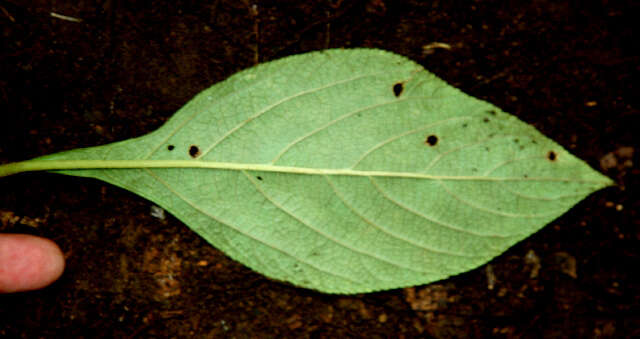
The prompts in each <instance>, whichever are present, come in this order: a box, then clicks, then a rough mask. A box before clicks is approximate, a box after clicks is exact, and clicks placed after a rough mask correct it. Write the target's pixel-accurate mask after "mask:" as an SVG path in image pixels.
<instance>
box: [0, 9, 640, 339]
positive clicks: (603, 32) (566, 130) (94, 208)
mask: <svg viewBox="0 0 640 339" xmlns="http://www.w3.org/2000/svg"><path fill="white" fill-rule="evenodd" d="M639 7H640V6H639V4H638V2H637V1H632V0H628V1H602V2H598V1H545V0H538V1H410V0H404V1H390V0H362V1H348V0H325V1H309V2H307V1H299V2H298V1H255V2H254V1H248V0H247V1H237V0H234V1H228V0H211V1H195V0H194V1H155V0H150V1H122V0H105V1H43V0H40V1H17V0H0V30H1V37H0V44H1V48H0V163H4V162H9V161H18V160H24V159H27V158H31V157H35V156H38V155H43V154H47V153H52V152H57V151H62V150H67V149H71V148H76V147H85V146H93V145H99V144H105V143H109V142H113V141H117V140H123V139H127V138H131V137H135V136H139V135H142V134H145V133H147V132H150V131H152V130H154V129H156V128H157V127H159V126H160V125H161V124H162V123H163V122H164V121H166V120H167V118H168V117H170V116H171V115H172V114H173V112H175V111H176V110H177V109H178V108H180V107H181V106H182V105H183V104H185V103H186V102H187V101H188V100H189V99H190V98H191V97H192V96H193V95H195V94H196V93H198V92H200V91H201V90H203V89H205V88H207V87H209V86H210V85H212V84H214V83H216V82H219V81H221V80H223V79H225V78H226V77H228V76H229V75H231V74H233V73H235V72H237V71H239V70H242V69H245V68H247V67H250V66H252V65H254V64H256V63H259V62H263V61H268V60H272V59H276V58H279V57H282V56H286V55H291V54H296V53H302V52H306V51H311V50H318V49H324V48H336V47H356V46H360V47H377V48H383V49H387V50H391V51H394V52H396V53H399V54H402V55H405V56H408V57H410V58H411V59H413V60H416V61H417V62H419V63H421V64H422V65H424V66H425V67H426V68H427V69H429V70H431V71H432V72H434V73H436V74H437V75H438V76H440V77H442V78H444V79H445V80H447V81H448V82H449V83H451V84H453V85H454V86H456V87H459V88H460V89H462V90H463V91H465V92H467V93H469V94H471V95H473V96H476V97H479V98H482V99H485V100H488V101H490V102H492V103H494V104H496V105H497V106H499V107H501V108H503V109H504V110H505V111H507V112H510V113H513V114H515V115H516V116H518V117H520V118H521V119H523V120H525V121H527V122H529V123H531V124H533V125H535V126H536V127H537V128H538V129H540V130H541V131H542V132H543V133H544V134H546V135H547V136H549V137H551V138H552V139H554V140H556V141H558V142H559V143H560V144H562V145H563V146H564V147H566V148H567V149H568V150H570V151H571V152H572V153H573V154H575V155H577V156H578V157H580V158H582V159H584V160H585V161H587V162H588V163H589V164H590V165H592V166H593V167H594V168H596V169H598V170H600V171H602V172H603V173H605V174H607V175H608V176H610V177H611V178H613V179H614V180H615V181H616V182H617V183H618V186H617V187H612V188H608V189H605V190H602V191H600V192H597V193H595V194H593V195H591V196H590V197H588V198H587V199H586V200H584V201H583V202H581V203H579V204H578V205H576V206H575V207H574V208H573V209H572V210H571V211H570V212H568V213H567V214H565V215H564V216H562V217H560V218H559V219H557V220H556V221H554V222H553V223H551V224H549V225H548V226H547V227H545V228H544V229H543V230H542V231H540V232H538V233H536V234H534V235H533V236H531V237H529V238H528V239H526V240H524V241H523V242H521V243H519V244H517V245H516V246H514V247H513V248H511V249H509V250H508V251H507V252H505V253H504V254H503V255H501V256H499V257H497V258H496V259H494V260H493V261H491V262H490V263H489V264H488V265H484V266H481V267H480V268H478V269H475V270H473V271H470V272H468V273H464V274H461V275H459V276H456V277H453V278H450V279H447V280H444V281H440V282H437V283H434V284H430V285H426V286H416V287H414V288H407V289H400V290H392V291H386V292H379V293H372V294H361V295H350V296H343V295H324V294H320V293H316V292H313V291H309V290H305V289H300V288H295V287H292V286H290V285H287V284H284V283H280V282H276V281H272V280H269V279H267V278H265V277H263V276H261V275H259V274H257V273H254V272H252V271H251V270H249V269H247V268H245V267H244V266H242V265H241V264H239V263H237V262H235V261H232V260H231V259H229V258H227V257H226V256H225V255H224V254H223V253H221V252H220V251H218V250H217V249H215V248H213V247H211V246H209V245H208V244H207V243H206V242H205V241H204V240H203V239H201V238H200V237H198V236H197V235H196V234H194V233H193V232H192V231H190V230H189V229H188V228H187V227H186V226H185V225H183V224H182V223H180V222H179V221H177V220H176V219H175V218H173V217H172V216H170V215H168V216H166V218H165V219H160V218H158V217H155V216H153V215H152V214H151V208H152V205H151V203H150V202H148V201H146V200H144V199H143V198H140V197H138V196H135V195H133V194H131V193H129V192H126V191H123V190H121V189H118V188H116V187H113V186H109V185H107V184H105V183H102V182H98V181H95V180H89V179H82V178H74V177H66V176H57V175H53V174H47V173H31V174H21V175H17V176H13V177H8V178H2V179H0V192H1V194H0V231H1V232H22V233H31V234H38V235H42V236H46V237H49V238H51V239H53V240H55V241H56V242H57V243H58V244H59V245H60V246H61V248H62V249H63V251H64V253H65V256H66V258H67V268H66V271H65V273H64V275H63V276H62V278H61V279H60V280H59V281H58V282H56V283H55V284H53V285H52V286H50V287H48V288H46V289H44V290H41V291H35V292H29V293H20V294H15V295H2V296H0V337H7V338H9V337H11V338H40V337H42V338H49V337H69V338H71V337H73V338H85V337H86V338H89V337H91V338H95V337H118V338H134V337H142V338H145V337H191V336H194V337H232V338H254V337H295V338H307V337H314V338H325V337H326V338H345V337H354V338H355V337H367V338H387V337H399V338H411V337H434V338H456V337H459V338H468V337H492V338H493V337H506V338H539V337H554V338H555V337H568V338H607V337H615V338H623V337H629V338H630V337H638V336H640V293H639V291H640V279H639V278H638V275H637V272H636V273H635V274H634V273H633V271H637V270H638V267H640V252H639V250H638V243H639V240H640V221H639V220H640V219H639V218H638V216H637V213H638V211H639V210H640V204H639V202H638V199H637V198H634V197H633V194H632V192H633V191H637V190H638V189H639V188H640V187H639V182H638V172H639V170H638V163H639V162H638V143H637V139H636V140H634V137H633V135H634V134H637V131H638V128H639V126H640V124H639V122H640V121H639V120H640V119H638V113H639V112H638V100H637V95H638V93H637V90H635V91H634V90H633V87H634V83H636V80H637V79H638V73H639V69H640V67H639V66H638V65H639V64H640V58H639V54H638V50H637V40H634V38H633V37H632V32H633V30H632V28H631V27H632V25H633V22H634V21H637V18H638V15H639V14H640V12H639V11H638V9H639ZM53 13H55V14H53ZM52 14H53V15H52ZM56 14H60V15H65V16H68V17H61V16H59V15H56ZM636 39H637V37H636ZM436 42H439V43H443V44H446V45H442V44H440V45H438V44H434V43H436ZM634 132H636V133H634ZM634 152H635V153H634Z"/></svg>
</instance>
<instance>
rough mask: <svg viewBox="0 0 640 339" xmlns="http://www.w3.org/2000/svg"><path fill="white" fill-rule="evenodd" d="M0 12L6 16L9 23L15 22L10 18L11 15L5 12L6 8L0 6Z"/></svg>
mask: <svg viewBox="0 0 640 339" xmlns="http://www.w3.org/2000/svg"><path fill="white" fill-rule="evenodd" d="M0 10H1V11H2V13H4V15H6V16H7V18H9V21H11V22H16V19H14V18H13V17H12V16H11V14H9V11H7V9H6V8H4V7H2V6H0Z"/></svg>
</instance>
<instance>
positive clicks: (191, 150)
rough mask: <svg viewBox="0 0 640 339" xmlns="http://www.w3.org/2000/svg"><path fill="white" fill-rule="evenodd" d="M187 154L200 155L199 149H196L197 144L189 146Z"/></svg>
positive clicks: (193, 156) (194, 156)
mask: <svg viewBox="0 0 640 339" xmlns="http://www.w3.org/2000/svg"><path fill="white" fill-rule="evenodd" d="M189 155H190V156H191V157H192V158H196V157H197V156H198V155H200V150H199V149H198V146H196V145H191V147H189Z"/></svg>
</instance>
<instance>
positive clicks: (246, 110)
mask: <svg viewBox="0 0 640 339" xmlns="http://www.w3.org/2000/svg"><path fill="white" fill-rule="evenodd" d="M318 70H321V72H319V71H318ZM194 147H195V148H196V151H193V150H194ZM551 154H552V155H551ZM123 158H126V159H134V160H141V161H157V162H162V161H186V162H189V163H190V164H191V163H192V164H193V166H194V167H197V166H201V165H214V164H218V165H216V166H218V168H217V169H215V170H211V169H206V168H144V167H143V168H140V169H87V170H65V171H60V172H61V173H64V174H71V175H80V176H88V177H94V178H98V179H100V180H104V181H107V182H110V183H112V184H115V185H117V186H120V187H123V188H125V189H127V190H129V191H132V192H135V193H137V194H139V195H141V196H143V197H145V198H147V199H149V200H151V201H154V202H155V203H156V204H158V205H160V206H162V207H163V208H165V209H167V210H168V211H169V212H170V213H172V214H174V215H175V216H176V217H178V218H179V219H180V220H182V221H183V222H185V224H187V225H189V227H191V228H192V229H193V230H194V231H196V232H197V233H198V234H200V235H201V236H203V237H204V238H205V239H207V240H208V241H209V242H210V243H212V244H213V245H214V246H216V247H218V248H219V249H221V250H223V251H224V252H225V253H227V254H228V255H229V256H231V257H232V258H234V259H236V260H238V261H240V262H242V263H244V264H245V265H247V266H249V267H251V268H253V269H255V270H256V271H258V272H261V273H263V274H265V275H267V276H269V277H272V278H275V279H279V280H285V281H289V282H292V283H293V284H295V285H298V286H303V287H307V288H313V289H317V290H320V291H323V292H330V293H358V292H369V291H374V290H381V289H389V288H398V287H404V286H410V285H416V284H423V283H428V282H431V281H435V280H440V279H443V278H446V277H448V276H451V275H454V274H457V273H460V272H464V271H466V270H469V269H472V268H474V267H477V266H478V265H481V264H483V263H485V262H487V261H488V260H490V259H491V258H493V257H495V256H496V255H498V254H500V253H501V252H503V251H504V250H506V249H507V248H508V247H510V246H512V245H513V244H515V243H516V242H518V241H520V240H521V239H523V238H524V237H526V236H528V235H530V234H531V233H533V232H535V231H537V230H538V229H540V228H541V227H543V226H544V225H545V224H546V223H548V222H550V221H552V220H553V219H555V218H556V217H558V216H559V215H561V214H562V213H564V212H565V211H566V210H568V209H569V208H571V206H573V205H574V204H575V203H577V202H578V201H580V200H581V199H582V198H583V197H585V196H586V195H588V194H590V193H591V192H593V191H595V190H597V189H600V188H602V187H605V186H607V185H610V184H611V181H610V180H609V179H608V178H606V177H604V176H602V175H601V174H599V173H598V172H596V171H594V170H592V169H591V168H590V167H589V166H588V165H586V164H584V163H583V162H582V161H580V160H579V159H577V158H575V157H573V156H572V155H571V154H569V153H568V152H567V151H566V150H564V149H563V148H562V147H561V146H559V145H557V144H556V143H555V142H553V141H551V140H550V139H548V138H546V137H544V136H543V135H542V134H540V133H539V132H538V131H537V130H535V129H534V128H533V127H532V126H530V125H527V124H526V123H523V122H521V121H520V120H518V119H517V118H515V117H513V116H511V115H508V114H507V113H504V112H502V111H501V110H500V109H498V108H497V107H495V106H493V105H491V104H489V103H486V102H484V101H480V100H478V99H475V98H472V97H469V96H467V95H466V94H464V93H462V92H460V91H459V90H457V89H455V88H453V87H451V86H449V85H447V84H446V83H444V82H443V81H442V80H440V79H438V78H437V77H435V76H434V75H433V74H431V73H429V72H427V71H425V70H424V69H422V67H420V66H419V65H417V64H415V63H413V62H412V61H409V60H407V59H405V58H403V57H400V56H398V55H395V54H391V53H388V52H384V51H379V50H329V51H325V52H315V53H309V54H304V55H299V56H293V57H289V58H285V59H281V60H278V61H274V62H271V63H267V64H263V65H260V66H257V67H255V68H252V69H249V70H245V71H243V72H240V73H238V74H236V75H234V76H232V77H231V78H229V79H227V80H226V81H224V82H222V83H219V84H217V85H214V86H213V87H211V88H210V89H207V90H205V91H203V92H202V93H201V94H199V95H198V96H196V97H195V98H194V99H193V100H192V101H191V102H189V103H188V104H187V105H185V107H183V108H182V109H181V110H180V111H178V112H177V113H176V114H175V115H174V116H173V117H172V118H171V119H170V120H169V121H168V122H167V123H166V124H165V125H164V126H162V127H161V128H160V129H158V130H157V131H155V132H152V133H150V134H148V135H146V136H143V137H140V138H135V139H130V140H126V141H123V142H119V143H115V144H111V145H106V146H99V147H95V148H89V149H80V150H73V151H69V152H63V153H59V154H55V155H51V156H47V157H43V158H40V160H41V161H49V160H72V159H96V160H125V159H123ZM452 239H454V240H455V241H452Z"/></svg>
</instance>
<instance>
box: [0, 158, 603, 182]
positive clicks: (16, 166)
mask: <svg viewBox="0 0 640 339" xmlns="http://www.w3.org/2000/svg"><path fill="white" fill-rule="evenodd" d="M141 168H201V169H218V170H236V171H259V172H277V173H286V174H301V175H323V176H327V175H329V176H336V175H337V176H360V177H383V178H408V179H426V180H446V181H494V182H502V181H532V182H539V181H547V182H581V183H598V184H607V182H604V181H600V180H585V179H579V178H551V177H528V178H524V177H490V176H461V175H457V176H451V175H436V174H427V173H421V172H397V171H362V170H354V169H350V168H342V169H341V168H310V167H294V166H281V165H271V164H251V163H234V162H216V161H202V160H99V159H95V160H38V159H33V160H26V161H21V162H16V163H10V164H6V165H0V177H2V176H7V175H11V174H15V173H21V172H29V171H56V170H86V169H141Z"/></svg>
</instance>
